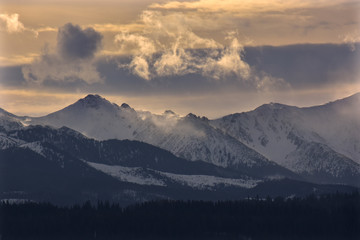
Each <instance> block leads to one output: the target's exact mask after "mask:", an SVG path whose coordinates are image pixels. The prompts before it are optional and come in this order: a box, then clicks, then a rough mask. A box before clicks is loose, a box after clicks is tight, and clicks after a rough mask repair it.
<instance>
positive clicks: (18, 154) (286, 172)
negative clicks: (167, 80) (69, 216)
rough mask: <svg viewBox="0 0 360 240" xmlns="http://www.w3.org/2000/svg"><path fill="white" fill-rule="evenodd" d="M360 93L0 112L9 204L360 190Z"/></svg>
mask: <svg viewBox="0 0 360 240" xmlns="http://www.w3.org/2000/svg"><path fill="white" fill-rule="evenodd" d="M359 104H360V93H358V94H355V95H353V96H350V97H348V98H345V99H341V100H337V101H335V102H331V103H327V104H325V105H321V106H315V107H308V108H298V107H294V106H287V105H282V104H277V103H270V104H265V105H262V106H260V107H259V108H257V109H255V110H253V111H250V112H244V113H236V114H231V115H228V116H224V117H222V118H219V119H215V120H209V119H208V118H206V117H199V116H196V115H194V114H192V113H190V114H188V115H186V116H179V115H178V114H176V113H174V112H173V111H171V110H166V111H165V112H164V113H163V114H161V115H158V114H152V113H151V112H145V111H137V110H135V109H133V108H131V107H130V106H129V105H128V104H126V103H124V104H122V105H121V106H118V105H117V104H114V103H111V102H109V101H108V100H106V99H104V98H102V97H101V96H99V95H88V96H86V97H85V98H83V99H80V100H78V101H77V102H75V103H74V104H72V105H70V106H68V107H66V108H64V109H62V110H59V111H57V112H54V113H51V114H49V115H46V116H43V117H27V116H25V117H22V116H16V115H14V114H11V113H9V112H7V111H5V110H3V109H0V149H1V150H0V156H1V158H0V164H1V165H0V171H1V175H0V177H1V178H2V179H1V183H0V195H1V198H2V199H33V200H36V201H38V200H49V201H54V202H58V203H71V202H77V201H83V200H87V199H90V200H94V201H95V200H99V199H110V200H113V201H118V202H122V203H124V204H127V203H131V202H134V201H144V200H150V199H157V198H171V199H212V200H220V199H238V198H244V197H247V196H255V195H262V196H265V195H271V196H276V195H282V196H294V195H305V194H309V193H313V192H329V191H330V192H331V191H339V190H341V191H350V190H351V189H354V188H356V187H359V186H360V134H359V133H360V111H359V108H358V106H360V105H359Z"/></svg>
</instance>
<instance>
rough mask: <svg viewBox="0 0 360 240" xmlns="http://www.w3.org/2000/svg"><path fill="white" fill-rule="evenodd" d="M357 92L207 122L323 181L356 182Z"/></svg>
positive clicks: (359, 157) (359, 152) (359, 141)
mask: <svg viewBox="0 0 360 240" xmlns="http://www.w3.org/2000/svg"><path fill="white" fill-rule="evenodd" d="M359 106H360V93H358V94H355V95H353V96H351V97H348V98H345V99H342V100H338V101H335V102H331V103H328V104H325V105H322V106H316V107H310V108H298V107H292V106H286V105H282V104H276V103H271V104H265V105H262V106H260V107H259V108H257V109H255V110H254V111H251V112H245V113H237V114H232V115H228V116H225V117H223V118H220V119H217V120H214V121H211V124H212V125H213V126H214V127H216V128H218V129H221V130H222V131H224V132H225V133H226V134H229V135H231V136H233V137H234V138H236V139H237V140H239V141H241V142H243V143H245V144H246V145H247V146H249V147H251V148H253V149H254V150H256V151H258V152H259V153H261V154H262V155H264V156H266V157H267V158H268V159H270V160H272V161H274V162H276V163H278V164H280V165H282V166H284V167H286V168H289V169H290V170H293V171H295V172H298V173H303V174H305V175H309V176H312V177H313V178H314V179H318V180H319V181H323V180H324V177H325V176H326V177H325V178H326V179H329V178H333V181H334V182H337V181H339V182H343V180H344V179H342V178H347V177H351V178H352V181H351V182H352V183H356V182H360V178H359V175H360V167H359V163H360V108H359Z"/></svg>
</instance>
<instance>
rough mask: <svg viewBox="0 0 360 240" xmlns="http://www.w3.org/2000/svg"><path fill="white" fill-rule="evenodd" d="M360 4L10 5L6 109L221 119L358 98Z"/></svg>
mask: <svg viewBox="0 0 360 240" xmlns="http://www.w3.org/2000/svg"><path fill="white" fill-rule="evenodd" d="M359 42H360V1H359V0H355V1H353V0H332V1H328V0H304V1H294V0H288V1H282V0H270V1H265V0H185V1H171V0H160V1H154V0H121V1H118V0H101V1H100V0H86V1H85V0H71V1H70V0H62V1H60V0H32V1H26V0H1V2H0V107H1V108H3V109H5V110H7V111H9V112H12V113H14V114H17V115H29V116H41V115H45V114H48V113H51V112H53V111H56V110H59V109H61V108H63V107H65V106H67V105H69V104H71V103H73V102H75V101H76V100H78V99H79V98H82V97H84V96H86V95H87V94H88V93H96V94H100V95H102V96H103V97H105V98H107V99H108V100H110V101H113V102H116V103H118V104H121V103H123V102H126V103H128V104H129V105H130V106H132V107H133V108H135V109H139V110H148V111H151V112H154V113H159V114H160V113H162V112H164V111H165V110H167V109H171V110H173V111H174V112H176V113H178V114H180V115H186V114H187V113H189V112H192V113H194V114H197V115H200V116H207V117H209V118H217V117H220V116H223V115H226V114H230V113H234V112H242V111H249V110H252V109H254V108H256V107H258V106H260V105H262V104H264V103H269V102H280V103H284V104H289V105H296V106H311V105H318V104H323V103H326V102H329V101H333V100H336V99H338V98H343V97H346V96H349V95H351V94H354V93H356V92H360V78H359V76H360V72H359V71H360V67H359V64H360V50H359V47H360V44H359Z"/></svg>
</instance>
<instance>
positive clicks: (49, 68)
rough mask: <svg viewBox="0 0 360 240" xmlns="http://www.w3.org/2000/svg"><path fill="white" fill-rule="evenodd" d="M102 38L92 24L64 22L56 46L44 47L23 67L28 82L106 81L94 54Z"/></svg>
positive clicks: (69, 84) (62, 84)
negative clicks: (42, 50) (89, 25)
mask: <svg viewBox="0 0 360 240" xmlns="http://www.w3.org/2000/svg"><path fill="white" fill-rule="evenodd" d="M101 40H102V35H101V34H100V33H99V32H96V31H95V30H94V29H93V28H86V29H81V27H79V26H78V25H73V24H71V23H68V24H65V25H64V26H62V27H60V28H59V30H58V38H57V41H58V42H57V48H56V50H52V51H51V49H50V50H48V49H45V52H44V53H43V54H42V55H41V56H40V57H39V58H37V59H35V61H33V62H32V63H31V64H30V65H26V66H24V67H23V68H22V73H23V76H24V78H25V79H26V80H27V81H28V82H29V83H36V84H42V85H47V84H49V85H55V86H58V85H60V86H64V87H66V86H69V87H70V88H71V86H73V85H74V84H75V83H76V82H80V83H82V84H84V83H86V84H94V83H98V82H103V79H102V77H101V76H100V74H99V72H98V71H97V69H96V62H95V58H94V55H95V54H96V52H97V51H99V49H100V47H101Z"/></svg>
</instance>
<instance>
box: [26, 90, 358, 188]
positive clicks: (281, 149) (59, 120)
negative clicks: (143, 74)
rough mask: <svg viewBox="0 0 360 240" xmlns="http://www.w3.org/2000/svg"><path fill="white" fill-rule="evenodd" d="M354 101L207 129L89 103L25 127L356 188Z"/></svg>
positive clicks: (209, 124) (270, 111)
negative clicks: (57, 130) (151, 147)
mask: <svg viewBox="0 0 360 240" xmlns="http://www.w3.org/2000/svg"><path fill="white" fill-rule="evenodd" d="M359 99H360V94H356V95H353V96H351V97H349V98H346V99H342V100H338V101H336V102H333V103H328V104H325V105H323V106H316V107H311V108H297V107H292V106H286V105H281V104H266V105H263V106H261V107H259V108H257V109H256V110H254V111H251V112H246V113H239V114H233V115H229V116H225V117H223V118H221V119H218V120H213V121H209V120H208V119H207V118H205V117H202V118H200V117H197V116H195V115H194V114H188V115H187V116H185V117H180V116H178V115H177V114H175V113H174V112H172V111H169V110H168V111H165V112H164V114H162V115H155V114H152V113H150V112H142V111H136V110H134V109H133V108H131V107H130V106H129V105H127V104H122V105H121V106H118V105H116V104H112V103H110V102H109V101H107V100H106V99H104V98H102V97H100V96H98V95H88V96H87V97H85V98H84V99H80V100H79V101H77V102H76V103H74V104H72V105H70V106H68V107H66V108H64V109H62V110H60V111H58V112H55V113H52V114H49V115H47V116H45V117H41V118H32V119H31V120H30V122H29V123H31V124H34V123H35V124H46V125H51V126H54V127H62V126H67V127H69V128H72V129H75V130H77V131H79V132H81V133H83V134H85V135H86V136H88V137H92V138H95V139H100V140H104V139H112V138H115V139H132V140H138V141H143V142H146V143H149V144H152V145H155V146H158V147H161V148H163V149H166V150H168V151H170V152H172V153H173V154H175V155H176V156H178V157H181V158H184V159H188V160H191V161H196V160H200V161H205V162H208V163H212V164H215V165H217V166H221V167H228V168H231V169H239V170H241V171H247V172H251V173H252V174H258V175H259V176H268V177H274V176H276V175H279V176H283V175H284V174H288V173H286V172H284V170H283V169H281V167H280V166H282V167H285V168H287V169H289V170H291V171H294V172H296V173H298V174H300V175H301V176H302V177H304V178H305V179H307V180H311V181H315V182H318V183H343V184H352V185H359V182H360V177H359V176H360V166H359V163H360V134H359V133H360V111H359V110H358V106H359V104H360V103H359V102H360V100H359ZM269 160H270V161H269Z"/></svg>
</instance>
